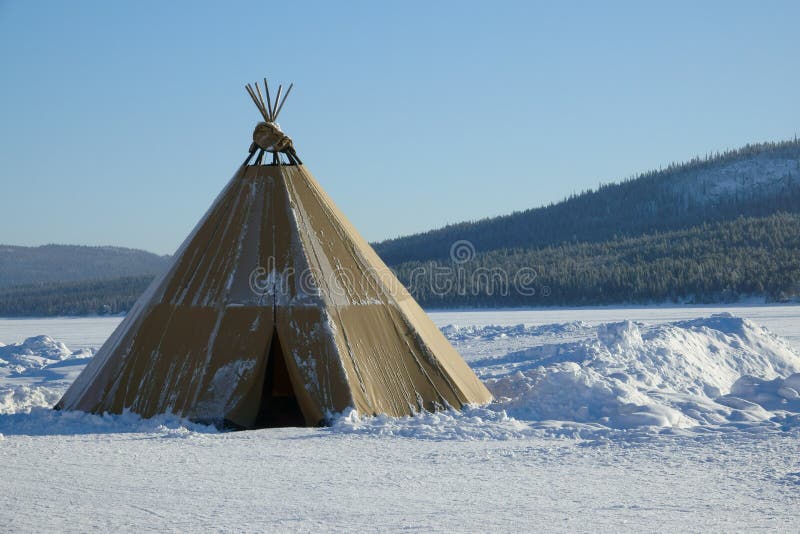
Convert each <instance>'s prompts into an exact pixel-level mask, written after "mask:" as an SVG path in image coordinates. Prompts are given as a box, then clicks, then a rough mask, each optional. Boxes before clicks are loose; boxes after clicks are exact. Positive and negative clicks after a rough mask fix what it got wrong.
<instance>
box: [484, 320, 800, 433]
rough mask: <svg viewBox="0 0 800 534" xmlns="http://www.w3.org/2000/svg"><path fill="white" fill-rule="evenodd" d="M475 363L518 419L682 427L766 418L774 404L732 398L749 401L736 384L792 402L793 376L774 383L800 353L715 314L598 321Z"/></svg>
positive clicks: (791, 369)
mask: <svg viewBox="0 0 800 534" xmlns="http://www.w3.org/2000/svg"><path fill="white" fill-rule="evenodd" d="M473 367H474V368H475V370H476V371H477V372H478V374H479V375H480V376H481V378H483V379H484V381H485V382H486V384H487V386H488V387H489V389H490V390H491V391H492V393H493V394H494V395H495V397H496V398H497V399H498V402H497V403H496V405H497V406H498V407H500V408H502V409H503V410H505V411H506V412H507V413H508V414H509V415H510V416H512V417H515V418H518V419H523V420H531V421H542V420H560V421H573V422H579V423H600V424H602V425H604V426H607V427H610V428H618V429H625V428H635V427H642V426H656V427H677V428H688V427H694V426H698V425H721V424H726V423H731V422H742V421H748V422H754V421H767V420H770V419H771V418H772V417H773V416H774V414H772V413H770V411H771V410H773V409H774V408H773V406H777V405H776V404H775V403H774V402H773V403H767V404H763V403H759V402H753V401H747V402H748V403H747V404H745V403H743V402H737V401H734V400H731V399H733V398H739V397H740V396H742V395H745V396H747V397H748V398H749V397H752V396H753V395H756V393H752V394H751V393H750V390H746V388H745V385H744V384H746V383H747V384H749V383H755V382H753V380H756V381H757V380H761V381H773V382H770V384H771V385H770V386H763V385H759V387H760V388H761V389H758V388H756V389H758V392H759V394H762V395H764V394H766V393H765V392H766V391H767V390H769V391H772V390H770V389H769V388H772V389H774V391H775V395H777V391H778V389H781V388H783V389H781V391H782V392H783V394H784V395H786V396H788V397H791V396H792V395H793V393H792V391H795V390H794V389H793V388H792V386H791V385H792V384H794V382H793V381H792V380H793V379H787V380H790V385H789V386H784V385H783V384H782V383H780V384H779V382H774V381H775V379H778V380H780V377H786V376H788V375H791V374H792V373H796V372H798V371H800V355H798V354H797V353H796V352H794V351H793V350H792V348H791V347H789V346H788V345H787V344H786V343H785V342H783V341H782V340H780V339H779V338H777V337H776V336H774V335H773V334H771V333H770V332H769V331H767V330H766V329H764V328H762V327H760V326H758V325H756V324H754V323H752V322H750V321H748V320H746V319H741V318H738V317H733V316H731V315H729V314H721V315H715V316H712V317H710V318H705V319H695V320H692V321H680V322H675V323H667V324H663V325H656V326H649V327H648V326H646V325H643V324H640V323H632V322H630V321H625V322H621V323H609V324H601V325H599V326H598V327H596V337H595V339H591V338H589V339H583V340H580V341H577V342H572V343H555V344H543V345H537V346H533V347H530V348H527V349H523V350H520V351H516V352H512V353H509V354H506V355H505V356H502V357H491V358H485V359H482V360H478V361H476V362H473ZM743 377H751V378H748V379H745V378H743ZM747 380H750V382H748V381H747ZM735 384H736V387H734V385H735ZM758 384H761V382H758ZM751 389H752V388H751ZM723 397H724V398H723ZM781 399H782V400H783V401H787V399H786V398H784V397H781ZM741 400H747V399H741ZM776 402H778V401H776ZM787 402H788V401H787ZM762 404H763V405H762ZM780 406H781V407H782V409H784V410H787V411H789V409H790V408H791V407H793V406H795V405H793V404H787V403H783V404H781V405H780Z"/></svg>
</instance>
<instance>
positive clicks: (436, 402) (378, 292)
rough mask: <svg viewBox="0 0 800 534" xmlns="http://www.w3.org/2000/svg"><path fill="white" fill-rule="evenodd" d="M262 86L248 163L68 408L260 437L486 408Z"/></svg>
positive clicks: (459, 362)
mask: <svg viewBox="0 0 800 534" xmlns="http://www.w3.org/2000/svg"><path fill="white" fill-rule="evenodd" d="M264 86H265V87H264V88H265V93H266V95H267V100H266V101H265V100H264V98H263V97H262V92H261V90H260V88H259V87H258V86H256V89H253V88H252V87H250V86H248V92H249V93H250V94H251V97H252V98H253V100H254V102H256V105H257V106H258V108H259V111H260V112H261V114H262V116H263V117H264V122H261V123H259V125H258V126H257V127H256V129H255V131H254V134H253V144H252V145H251V147H250V154H249V156H248V158H247V159H246V160H245V162H244V164H243V165H242V166H241V167H240V168H239V169H238V170H237V171H236V173H235V174H234V176H233V178H232V179H231V180H230V182H229V183H228V184H227V186H226V187H225V188H224V189H223V190H222V192H221V193H220V195H219V196H218V197H217V199H216V200H215V201H214V203H213V204H212V206H211V208H210V209H209V210H208V212H207V213H206V215H205V216H204V217H203V218H202V219H201V221H200V222H199V223H198V224H197V226H196V227H195V229H194V230H193V231H192V233H191V234H190V235H189V237H188V238H187V239H186V240H185V241H184V243H183V245H182V246H181V247H180V248H179V250H178V252H177V253H176V254H175V257H174V262H173V264H172V266H171V267H170V268H169V269H168V271H167V272H166V273H164V274H163V275H162V276H160V277H158V278H157V279H156V280H154V281H153V283H152V284H151V285H150V287H149V288H148V289H147V291H146V292H145V293H144V294H143V295H142V296H141V297H140V298H139V300H138V301H137V302H136V304H135V305H134V307H133V309H132V310H131V311H130V312H129V313H128V315H127V316H126V317H125V319H124V320H123V321H122V322H121V323H120V325H119V326H118V327H117V329H116V330H115V331H114V333H113V334H112V335H111V337H110V338H109V339H108V340H107V341H106V343H105V344H104V345H103V346H102V347H101V348H100V350H99V351H98V353H97V355H96V356H95V357H94V358H93V359H92V361H91V362H90V363H89V365H88V366H87V367H86V369H85V370H84V371H83V372H82V373H81V375H80V376H79V377H78V378H77V379H76V381H75V382H74V383H73V384H72V386H71V387H70V388H69V389H68V390H67V392H66V393H65V394H64V396H63V398H62V399H61V400H60V401H59V403H58V404H57V405H56V408H58V409H69V410H83V411H89V412H95V413H104V412H109V413H122V412H123V411H130V412H133V413H136V414H139V415H141V416H143V417H150V416H153V415H156V414H162V413H172V414H176V415H179V416H183V417H187V418H190V419H193V420H197V421H204V422H212V423H215V424H222V425H225V426H229V427H233V428H260V427H268V426H295V425H318V424H324V423H325V422H326V421H328V420H329V419H330V417H331V416H333V415H334V414H336V413H340V412H342V411H344V410H346V409H348V408H354V409H355V410H357V411H358V412H359V413H360V414H371V415H372V414H387V415H391V416H402V415H409V414H413V413H416V412H418V411H421V410H437V409H442V408H446V407H455V408H460V407H462V406H464V405H465V404H470V403H485V402H488V401H490V400H491V395H490V393H489V392H488V390H487V389H486V388H485V387H484V386H483V384H482V383H481V382H480V380H478V378H477V377H476V376H475V374H474V373H473V372H472V370H471V369H470V368H469V367H468V366H467V364H466V363H465V362H464V361H463V359H462V358H461V357H460V355H459V354H458V353H457V352H456V350H455V349H454V348H453V347H452V346H451V345H450V344H449V342H448V341H447V340H446V339H445V337H444V336H443V335H442V333H441V332H440V331H439V329H438V328H437V327H436V326H435V325H434V324H433V322H432V321H431V320H430V319H429V318H428V316H427V315H426V314H425V312H424V311H423V310H422V309H421V308H420V306H419V305H418V304H417V303H416V301H415V300H414V299H413V298H412V297H411V295H410V294H409V293H408V292H407V291H406V289H405V288H404V287H403V286H402V284H401V283H400V282H399V281H398V280H397V278H396V277H395V276H394V274H393V273H392V272H391V271H390V270H389V269H388V268H387V267H386V265H385V264H384V263H383V262H382V261H381V259H380V258H379V257H378V256H377V254H376V253H375V252H374V251H373V249H372V247H370V245H369V244H368V243H367V242H366V241H365V240H364V239H363V238H362V237H361V236H360V235H359V234H358V232H357V231H356V230H355V229H354V228H353V226H352V225H351V224H350V223H349V222H348V221H347V219H346V218H345V217H344V215H343V214H342V213H341V212H340V211H339V210H338V209H337V208H336V206H335V205H334V203H333V202H332V201H331V199H330V198H329V197H328V195H327V194H326V193H325V192H324V191H323V190H322V188H321V187H320V186H319V184H318V183H317V181H316V180H315V179H314V177H313V176H312V175H311V173H310V172H309V171H308V170H307V169H306V168H305V166H304V165H303V164H302V162H300V159H299V158H298V157H297V154H296V152H295V151H294V147H293V144H292V141H291V139H289V138H288V137H287V136H286V135H285V134H283V132H281V131H280V128H278V127H277V124H276V123H275V120H276V119H277V115H278V113H279V112H280V109H281V108H282V106H283V103H284V102H285V100H286V96H288V94H289V91H287V92H286V93H285V94H284V97H283V99H282V100H281V99H280V94H281V90H282V88H279V90H278V93H277V95H276V98H275V99H274V103H273V102H272V99H271V98H270V94H269V88H268V86H267V83H266V80H264ZM289 90H291V86H290V87H289ZM279 100H280V104H279V103H278V101H279ZM265 155H266V156H267V159H268V158H269V156H270V155H271V157H272V160H271V162H268V163H264V159H265ZM253 160H254V163H253V164H250V162H251V161H253ZM284 160H286V161H284Z"/></svg>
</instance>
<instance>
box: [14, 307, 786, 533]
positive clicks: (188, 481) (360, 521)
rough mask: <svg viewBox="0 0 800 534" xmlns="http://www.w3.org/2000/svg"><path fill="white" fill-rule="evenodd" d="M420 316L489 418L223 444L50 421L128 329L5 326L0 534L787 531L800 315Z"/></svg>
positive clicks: (599, 311) (145, 427)
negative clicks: (481, 385)
mask: <svg viewBox="0 0 800 534" xmlns="http://www.w3.org/2000/svg"><path fill="white" fill-rule="evenodd" d="M432 316H433V318H434V320H435V321H436V322H437V324H438V325H439V326H440V327H441V328H442V330H443V331H444V333H445V335H447V337H448V338H449V339H450V340H451V342H452V343H453V344H454V345H455V346H456V348H457V349H459V351H460V352H461V353H462V354H463V355H464V357H465V359H466V360H467V361H468V362H469V364H470V365H471V366H472V368H473V369H474V370H475V371H476V373H478V375H479V376H480V377H481V378H482V379H483V380H484V381H485V383H486V384H487V386H488V387H489V388H490V390H492V392H493V393H494V395H495V397H496V398H497V400H496V402H494V403H493V404H491V405H489V406H485V407H474V408H470V409H467V410H464V411H463V412H462V413H452V412H449V413H439V414H426V415H422V416H419V417H414V418H404V419H391V418H386V417H379V418H360V417H359V416H358V415H357V414H353V413H350V414H344V415H343V416H342V417H341V418H340V419H339V420H337V421H336V423H335V424H334V425H333V426H332V427H331V428H326V429H274V430H260V431H252V432H236V433H217V432H216V431H215V430H214V429H213V428H208V427H203V426H199V425H193V424H190V423H188V422H186V421H180V420H175V419H171V418H167V417H162V418H157V419H155V420H147V421H142V420H139V419H138V418H136V417H134V416H132V415H126V416H113V417H112V416H106V417H99V416H91V415H87V414H81V413H57V412H53V411H52V410H49V409H48V408H47V407H48V406H50V405H51V404H52V403H53V402H55V401H56V400H57V399H58V397H59V395H60V394H61V393H62V392H63V391H64V389H65V388H66V387H67V386H68V384H69V383H70V381H71V380H73V379H74V377H75V376H76V375H77V373H78V372H80V369H82V367H83V366H84V365H85V364H86V362H87V361H88V360H89V358H91V354H92V347H97V346H99V345H100V344H101V343H102V341H103V340H104V339H105V337H107V336H108V335H109V334H110V332H111V330H113V328H114V326H116V324H117V323H118V321H119V319H118V318H94V319H35V320H0V341H2V342H4V343H6V344H7V345H6V346H0V481H2V482H3V489H2V491H0V525H2V526H3V527H5V528H8V529H9V530H23V531H29V530H38V531H47V530H52V529H59V530H64V529H67V530H81V531H82V530H88V529H102V530H111V529H115V530H119V529H127V530H141V529H147V530H165V529H167V530H188V529H201V528H202V529H205V530H208V529H221V530H236V531H238V530H259V531H260V530H274V529H278V530H296V529H301V530H302V529H306V530H307V529H312V530H342V529H347V530H387V529H389V530H401V529H425V530H431V529H432V530H459V531H464V530H467V531H476V530H487V529H503V530H520V529H526V530H531V529H537V530H543V529H546V530H569V531H593V530H620V529H633V530H656V529H657V530H673V529H681V530H720V531H729V530H749V529H752V528H769V529H779V530H796V524H795V523H796V508H797V505H798V504H800V502H799V501H800V498H799V497H798V496H799V495H800V454H798V453H800V439H798V438H800V415H798V413H800V394H799V393H798V392H800V374H797V373H800V307H797V306H794V307H793V306H750V307H727V308H724V309H720V308H698V307H680V308H668V307H655V308H639V309H636V308H596V309H579V310H533V311H492V312H435V313H433V314H432ZM43 334H46V335H47V336H51V337H46V336H43ZM36 336H38V337H36ZM26 338H30V339H27V340H26ZM68 347H69V348H68ZM73 351H74V352H73ZM1 529H2V528H0V530H1Z"/></svg>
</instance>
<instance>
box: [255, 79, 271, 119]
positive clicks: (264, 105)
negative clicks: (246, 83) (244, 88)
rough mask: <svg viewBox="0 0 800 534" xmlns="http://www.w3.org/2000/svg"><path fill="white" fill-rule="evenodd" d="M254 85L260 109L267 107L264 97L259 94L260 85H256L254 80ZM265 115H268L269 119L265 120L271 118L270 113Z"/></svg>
mask: <svg viewBox="0 0 800 534" xmlns="http://www.w3.org/2000/svg"><path fill="white" fill-rule="evenodd" d="M255 85H256V91H258V101H259V102H261V109H267V105H266V104H265V103H264V97H263V96H261V87H259V86H258V82H256V84H255ZM267 117H269V120H267V122H270V121H271V120H272V115H270V114H269V113H268V114H267Z"/></svg>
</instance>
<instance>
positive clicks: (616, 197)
mask: <svg viewBox="0 0 800 534" xmlns="http://www.w3.org/2000/svg"><path fill="white" fill-rule="evenodd" d="M777 212H787V213H793V212H800V141H798V140H797V139H795V140H792V141H785V142H780V143H761V144H754V145H747V146H745V147H743V148H740V149H738V150H731V151H727V152H725V153H722V154H716V155H709V156H707V157H705V158H703V159H700V158H695V159H693V160H691V161H689V162H687V163H683V164H672V165H670V166H668V167H667V168H666V169H660V170H656V171H650V172H645V173H642V174H640V175H638V176H636V177H634V178H631V179H628V180H625V181H623V182H620V183H614V184H607V185H601V186H600V187H598V188H597V189H596V190H588V191H584V192H582V193H580V194H577V195H573V196H570V197H569V198H567V199H565V200H562V201H561V202H557V203H552V204H549V205H547V206H543V207H540V208H533V209H529V210H525V211H521V212H515V213H511V214H509V215H503V216H500V217H493V218H488V219H481V220H478V221H468V222H462V223H458V224H453V225H449V226H445V227H444V228H439V229H435V230H430V231H428V232H424V233H420V234H414V235H409V236H405V237H399V238H395V239H389V240H386V241H382V242H380V243H376V244H374V247H375V250H376V252H378V254H379V255H380V256H381V257H382V258H383V259H384V261H386V263H388V264H389V265H397V264H400V263H403V262H408V261H423V260H440V259H446V258H447V257H448V254H449V252H450V246H451V245H452V244H453V243H454V242H456V241H459V240H467V241H470V242H471V243H472V244H473V246H474V247H475V249H476V250H478V251H479V252H488V251H492V250H500V249H515V248H522V249H535V248H541V247H545V246H550V245H558V244H562V243H578V242H600V241H607V240H610V239H615V238H621V237H633V236H637V235H641V234H646V233H652V232H663V231H670V230H679V229H683V228H689V227H692V226H696V225H698V224H701V223H705V222H714V221H724V220H733V219H736V218H737V217H740V216H748V217H763V216H769V215H772V214H773V213H777Z"/></svg>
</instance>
